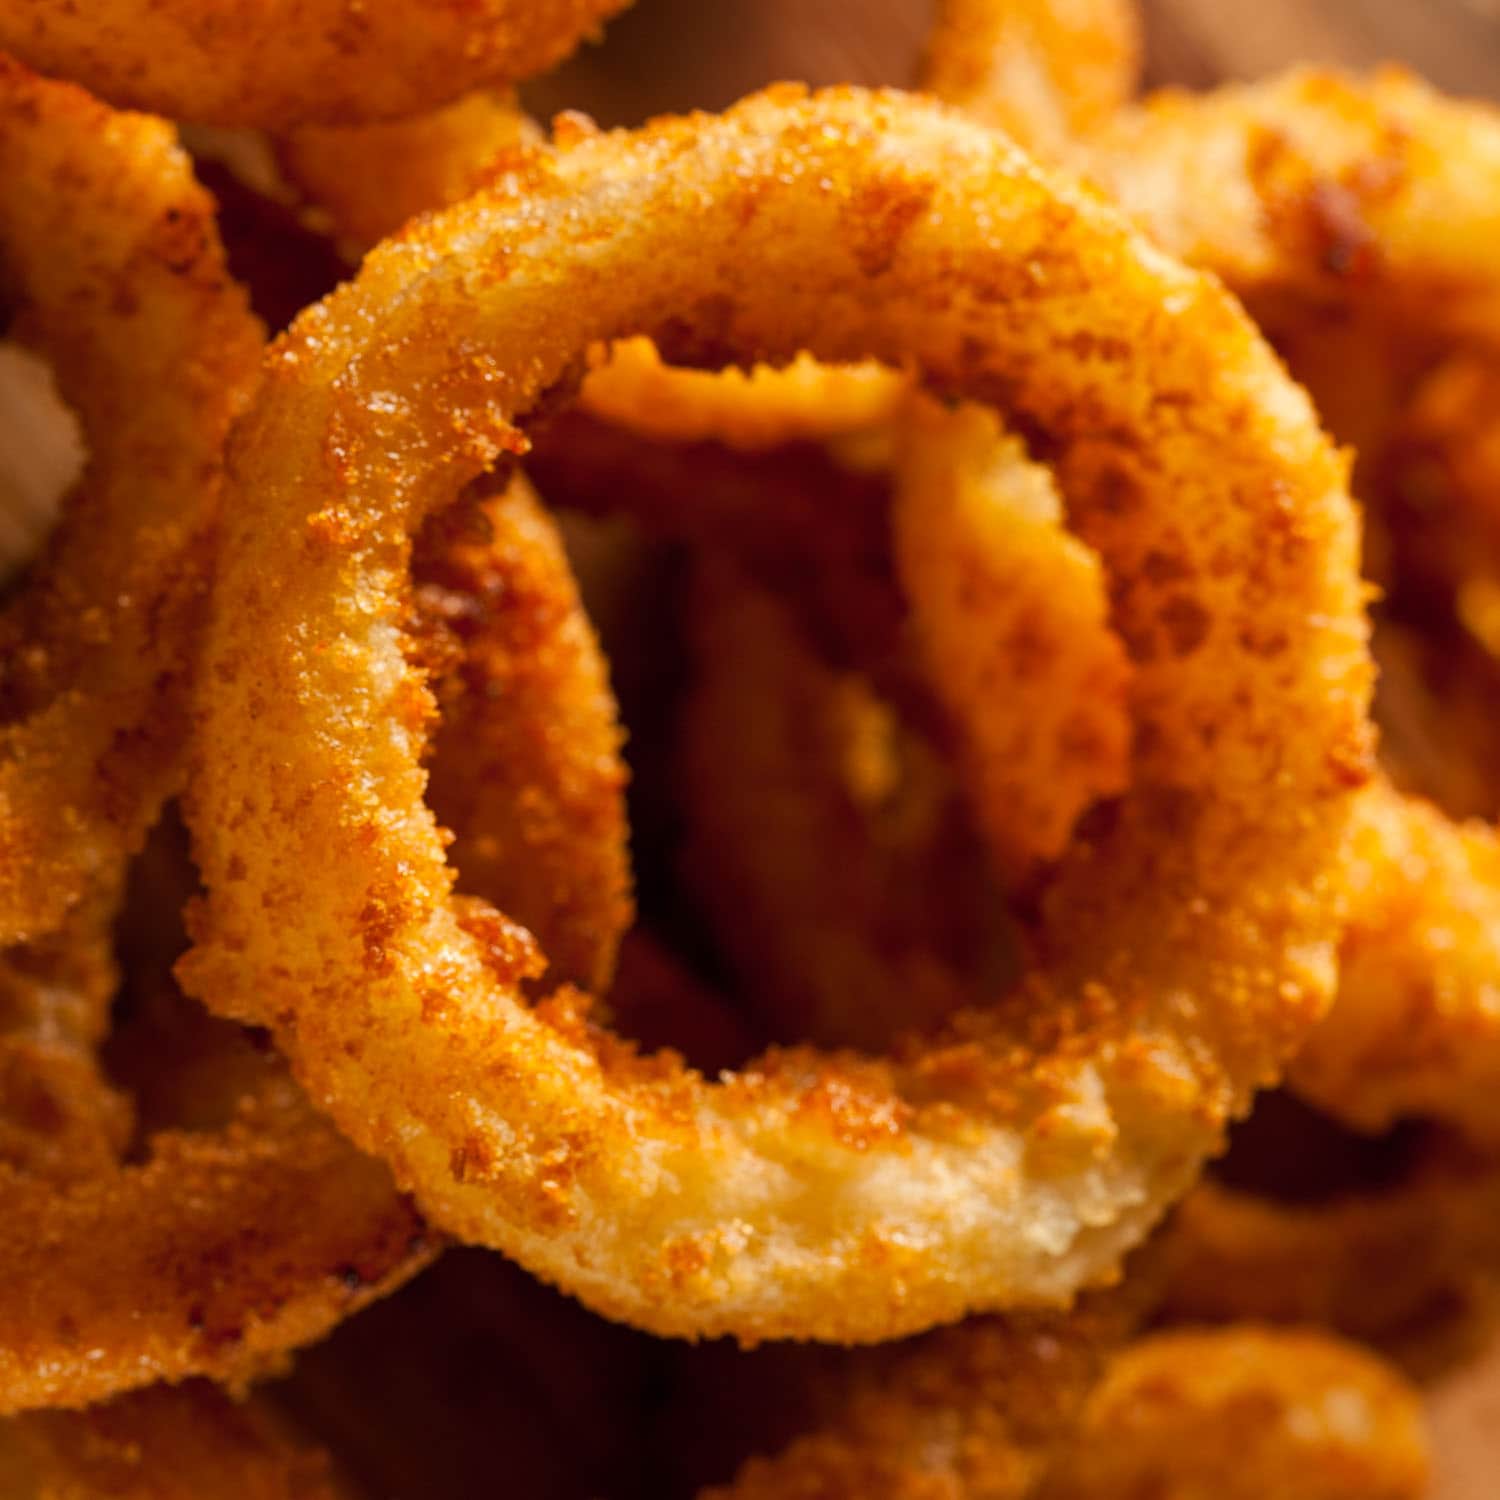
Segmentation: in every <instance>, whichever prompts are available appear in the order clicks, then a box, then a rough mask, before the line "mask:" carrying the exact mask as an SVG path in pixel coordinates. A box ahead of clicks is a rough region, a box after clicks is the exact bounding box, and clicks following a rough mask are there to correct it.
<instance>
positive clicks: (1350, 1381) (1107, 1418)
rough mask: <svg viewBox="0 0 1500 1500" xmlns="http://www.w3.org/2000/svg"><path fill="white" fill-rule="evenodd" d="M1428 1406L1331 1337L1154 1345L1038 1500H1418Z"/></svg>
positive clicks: (1097, 1412) (1239, 1331) (1134, 1353)
mask: <svg viewBox="0 0 1500 1500" xmlns="http://www.w3.org/2000/svg"><path fill="white" fill-rule="evenodd" d="M1430 1468H1431V1460H1430V1458H1429V1455H1428V1444H1427V1434H1426V1429H1425V1424H1424V1422H1423V1418H1422V1407H1421V1397H1420V1395H1419V1394H1418V1393H1417V1392H1416V1391H1415V1390H1413V1389H1412V1388H1411V1387H1410V1386H1409V1385H1408V1384H1407V1383H1406V1382H1405V1381H1404V1380H1403V1379H1402V1378H1401V1377H1400V1376H1399V1375H1398V1374H1397V1373H1396V1372H1395V1371H1394V1370H1392V1369H1390V1368H1388V1367H1387V1366H1386V1365H1384V1364H1383V1363H1382V1362H1381V1361H1380V1360H1379V1359H1377V1358H1376V1357H1375V1356H1374V1355H1372V1354H1370V1353H1368V1352H1367V1351H1365V1350H1362V1349H1359V1348H1356V1347H1355V1346H1353V1345H1351V1344H1345V1343H1342V1342H1341V1341H1339V1340H1338V1339H1334V1338H1330V1337H1329V1336H1328V1335H1327V1334H1324V1333H1317V1332H1313V1331H1310V1330H1293V1329H1261V1328H1256V1327H1254V1326H1244V1327H1235V1328H1224V1329H1212V1330H1186V1329H1184V1330H1180V1331H1176V1332H1170V1333H1157V1334H1152V1335H1150V1336H1148V1337H1146V1338H1143V1339H1140V1340H1139V1341H1137V1342H1136V1343H1134V1344H1132V1345H1130V1346H1129V1347H1128V1348H1126V1349H1125V1350H1124V1351H1123V1352H1122V1353H1120V1354H1119V1355H1118V1356H1117V1357H1116V1359H1115V1361H1114V1363H1113V1364H1112V1365H1111V1366H1110V1369H1109V1372H1108V1373H1107V1374H1106V1375H1105V1377H1104V1379H1103V1380H1102V1381H1101V1382H1100V1383H1099V1385H1098V1386H1097V1387H1095V1389H1094V1391H1093V1393H1092V1394H1091V1395H1090V1396H1089V1399H1088V1402H1087V1405H1086V1406H1085V1408H1084V1414H1083V1420H1082V1422H1081V1423H1080V1425H1079V1428H1078V1431H1077V1433H1076V1434H1075V1436H1074V1438H1073V1441H1072V1445H1071V1447H1070V1449H1069V1452H1068V1454H1067V1456H1066V1457H1065V1458H1064V1459H1063V1460H1062V1462H1061V1463H1060V1464H1059V1465H1058V1467H1057V1469H1056V1470H1055V1471H1054V1472H1053V1473H1051V1474H1049V1475H1048V1476H1047V1479H1046V1481H1045V1482H1044V1483H1043V1484H1042V1485H1041V1486H1040V1487H1039V1488H1038V1490H1037V1492H1036V1500H1147V1497H1149V1500H1265V1497H1268V1496H1271V1495H1275V1496H1277V1497H1278V1500H1356V1497H1358V1500H1421V1497H1422V1496H1424V1495H1426V1494H1427V1485H1428V1479H1429V1470H1430Z"/></svg>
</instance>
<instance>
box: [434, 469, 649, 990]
mask: <svg viewBox="0 0 1500 1500" xmlns="http://www.w3.org/2000/svg"><path fill="white" fill-rule="evenodd" d="M438 522H439V524H438V525H437V526H435V527H430V528H429V529H428V533H427V534H426V535H425V536H424V537H423V538H422V541H421V544H420V545H419V548H418V556H417V558H416V560H415V564H414V572H415V575H416V580H417V591H416V604H417V608H418V611H419V612H420V614H421V615H422V617H423V620H424V625H423V628H424V629H425V630H426V631H428V632H429V633H431V632H432V631H434V630H441V631H442V632H443V633H444V634H446V635H448V636H449V637H450V642H449V646H448V650H447V652H446V655H447V656H449V657H452V658H454V659H453V660H452V663H451V666H450V667H449V670H448V671H447V672H446V673H443V674H442V675H441V676H440V680H439V682H438V686H437V696H438V702H439V705H440V707H441V709H442V718H441V722H440V724H439V726H438V729H437V731H436V733H435V734H434V736H433V743H432V770H431V778H432V779H431V782H430V785H429V792H428V795H429V797H430V799H431V802H432V807H433V810H434V812H435V813H436V814H437V816H438V818H439V820H440V821H441V822H442V823H443V825H444V826H445V827H446V828H448V829H450V830H452V834H453V844H452V849H451V855H452V859H453V861H454V863H455V864H456V865H457V866H458V869H459V871H460V884H461V887H462V889H463V891H464V892H465V893H466V894H468V895H472V896H476V897H482V898H483V899H484V900H485V901H487V902H489V903H490V904H491V905H493V906H496V907H498V908H499V909H500V910H501V911H503V912H505V913H506V915H507V916H510V917H512V918H514V919H515V920H516V921H519V922H520V923H521V924H522V926H524V927H525V928H526V929H527V930H528V931H529V932H530V933H531V934H532V936H533V937H535V938H536V940H537V941H538V943H539V944H540V945H541V948H542V951H543V952H544V953H545V954H546V956H547V961H548V975H549V977H550V979H551V980H552V981H553V982H554V983H557V982H562V981H568V982H573V983H578V984H585V985H590V986H592V987H593V988H594V989H596V990H598V991H599V992H600V993H603V991H604V990H606V989H607V988H608V987H609V982H610V977H611V975H612V974H613V971H614V964H615V954H616V950H617V949H618V946H619V943H620V939H621V938H622V937H623V936H624V934H625V932H626V930H627V929H628V928H629V926H630V923H631V918H632V915H633V912H632V907H631V901H630V860H629V852H628V843H629V829H628V826H627V819H626V812H625V798H624V789H625V779H626V778H625V767H624V763H623V761H622V760H621V754H620V751H621V742H622V739H623V736H622V734H621V731H620V727H619V723H618V718H617V714H616V709H615V701H614V697H613V695H612V694H611V692H610V687H609V679H608V671H607V668H606V666H605V663H604V659H603V656H602V655H601V653H600V650H599V644H598V641H597V640H596V639H595V637H594V632H593V630H592V628H591V626H590V625H589V621H588V617H587V616H586V615H585V614H584V612H583V606H582V604H581V602H580V600H579V597H578V590H577V587H576V586H575V584H574V582H573V575H572V573H571V571H570V569H569V566H568V559H567V555H566V554H565V552H564V550H563V544H562V539H561V537H560V536H559V535H558V532H557V529H556V527H555V526H554V524H553V522H552V520H551V518H550V517H549V516H548V515H547V514H546V512H545V511H544V510H543V509H542V507H541V505H540V503H539V502H538V501H537V499H536V496H535V495H534V494H533V493H532V491H531V489H530V487H529V486H528V485H527V484H526V483H525V481H524V480H521V479H516V480H513V481H512V482H511V484H510V485H509V487H508V488H507V489H506V490H505V491H504V493H502V494H500V495H497V496H494V497H492V498H489V499H487V500H484V501H481V502H480V503H479V504H478V506H477V511H473V512H461V513H460V514H459V515H458V516H456V517H455V516H451V515H449V516H442V517H439V518H438ZM455 523H457V524H455ZM427 651H428V656H429V660H430V661H432V658H433V657H434V656H435V655H436V656H437V657H438V660H437V661H432V665H433V666H435V667H437V666H440V665H441V664H442V659H443V655H444V653H443V651H442V648H441V647H435V645H434V643H433V642H432V641H431V640H430V639H429V641H428V642H427Z"/></svg>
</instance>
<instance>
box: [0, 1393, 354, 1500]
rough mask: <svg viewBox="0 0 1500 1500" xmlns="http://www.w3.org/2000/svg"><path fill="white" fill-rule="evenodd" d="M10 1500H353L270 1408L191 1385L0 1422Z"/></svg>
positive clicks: (320, 1455) (1, 1479)
mask: <svg viewBox="0 0 1500 1500" xmlns="http://www.w3.org/2000/svg"><path fill="white" fill-rule="evenodd" d="M0 1490H3V1491H4V1493H5V1495H6V1497H7V1500H64V1497H66V1500H96V1497H97V1500H103V1497H105V1496H108V1497H109V1500H353V1497H354V1495H355V1491H354V1490H353V1489H352V1488H350V1487H349V1486H348V1485H347V1484H345V1483H344V1481H343V1480H342V1479H341V1478H340V1477H339V1475H338V1474H337V1473H336V1471H335V1470H334V1467H333V1464H332V1462H331V1461H330V1459H329V1457H328V1455H327V1454H326V1453H324V1452H322V1451H321V1450H319V1449H317V1448H315V1447H313V1446H312V1445H310V1444H309V1443H308V1442H307V1441H306V1440H305V1439H302V1438H300V1437H298V1436H296V1435H294V1434H293V1433H292V1432H291V1431H290V1430H289V1428H288V1425H287V1423H286V1422H285V1420H284V1419H283V1418H281V1417H280V1416H278V1415H277V1413H276V1412H275V1411H274V1409H273V1408H272V1407H271V1406H270V1404H269V1403H268V1402H265V1401H251V1402H246V1403H243V1404H240V1403H236V1402H234V1401H231V1400H230V1399H229V1398H228V1397H226V1396H225V1395H223V1393H222V1392H220V1391H217V1390H215V1389H214V1388H213V1387H212V1386H210V1385H205V1384H202V1383H199V1382H194V1383H192V1384H189V1385H185V1386H182V1387H180V1388H179V1389H177V1390H167V1389H165V1388H161V1389H157V1390H150V1391H142V1392H140V1393H139V1394H137V1395H133V1396H124V1397H122V1398H121V1399H120V1400H118V1401H112V1402H111V1403H110V1404H109V1405H107V1406H96V1407H93V1408H91V1409H90V1410H88V1411H81V1412H58V1411H39V1412H31V1413H28V1414H27V1415H26V1416H23V1417H10V1418H7V1419H5V1420H0Z"/></svg>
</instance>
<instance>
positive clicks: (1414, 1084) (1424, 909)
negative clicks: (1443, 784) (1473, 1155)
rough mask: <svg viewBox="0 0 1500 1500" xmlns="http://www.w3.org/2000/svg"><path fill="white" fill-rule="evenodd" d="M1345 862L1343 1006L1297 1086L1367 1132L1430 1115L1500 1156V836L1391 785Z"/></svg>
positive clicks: (1301, 1062)
mask: <svg viewBox="0 0 1500 1500" xmlns="http://www.w3.org/2000/svg"><path fill="white" fill-rule="evenodd" d="M1346 860H1347V863H1346V870H1347V877H1348V881H1349V900H1350V918H1349V927H1348V930H1347V931H1346V933H1345V935H1344V942H1343V947H1342V948H1341V950H1340V974H1339V994H1338V1001H1337V1003H1336V1004H1335V1005H1334V1007H1333V1010H1332V1011H1331V1012H1330V1013H1329V1016H1328V1018H1327V1020H1325V1021H1324V1022H1323V1024H1322V1025H1321V1026H1319V1027H1317V1028H1316V1029H1315V1030H1314V1031H1313V1033H1312V1035H1311V1036H1309V1038H1308V1040H1307V1044H1306V1045H1305V1046H1304V1048H1303V1049H1302V1051H1301V1052H1300V1053H1299V1054H1298V1056H1297V1059H1296V1062H1295V1064H1294V1065H1293V1068H1292V1071H1291V1075H1290V1080H1291V1082H1292V1084H1293V1086H1294V1087H1295V1088H1296V1089H1297V1091H1298V1092H1299V1093H1301V1094H1302V1095H1303V1097H1305V1098H1307V1099H1309V1100H1310V1101H1312V1102H1313V1103H1315V1104H1317V1105H1318V1106H1319V1107H1320V1108H1321V1109H1324V1110H1327V1111H1328V1112H1329V1113H1331V1114H1334V1115H1337V1116H1338V1117H1339V1118H1340V1119H1343V1120H1347V1121H1349V1122H1351V1123H1352V1124H1355V1125H1357V1126H1358V1127H1359V1128H1361V1129H1363V1130H1369V1131H1380V1130H1383V1129H1386V1128H1387V1127H1389V1126H1391V1125H1393V1124H1395V1123H1396V1122H1397V1121H1398V1120H1400V1119H1403V1118H1407V1117H1410V1116H1424V1117H1427V1118H1435V1119H1440V1120H1443V1121H1446V1122H1448V1123H1449V1124H1453V1125H1456V1126H1458V1127H1459V1128H1460V1129H1462V1130H1463V1131H1464V1132H1465V1133H1466V1134H1467V1135H1469V1136H1470V1137H1471V1138H1472V1139H1474V1140H1477V1141H1481V1142H1484V1143H1486V1144H1488V1145H1490V1146H1494V1145H1496V1144H1500V987H1497V976H1500V837H1497V835H1496V832H1495V830H1494V828H1493V827H1491V826H1489V825H1486V824H1482V823H1462V824H1458V823H1453V822H1451V821H1450V820H1449V819H1448V818H1446V817H1445V816H1444V815H1443V814H1442V813H1440V812H1439V811H1438V810H1437V809H1436V808H1435V807H1433V806H1431V805H1430V804H1428V803H1426V802H1423V801H1421V800H1420V799H1418V798H1414V797H1403V796H1402V795H1401V794H1400V793H1398V792H1396V791H1394V790H1393V789H1392V788H1391V787H1390V786H1389V785H1388V784H1386V783H1385V782H1383V781H1382V782H1377V783H1376V784H1375V785H1374V786H1372V787H1371V788H1370V790H1369V791H1368V792H1366V793H1365V794H1364V796H1362V797H1361V799H1360V807H1359V817H1358V820H1357V822H1356V824H1355V828H1354V831H1353V835H1352V838H1351V842H1350V846H1349V850H1348V854H1347V856H1346Z"/></svg>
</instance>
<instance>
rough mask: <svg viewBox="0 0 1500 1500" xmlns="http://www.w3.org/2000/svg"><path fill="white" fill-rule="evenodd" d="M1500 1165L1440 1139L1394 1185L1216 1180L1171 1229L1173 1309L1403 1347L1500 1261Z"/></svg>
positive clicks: (1202, 1187) (1187, 1202) (1199, 1190)
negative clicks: (1303, 1191) (1304, 1195)
mask: <svg viewBox="0 0 1500 1500" xmlns="http://www.w3.org/2000/svg"><path fill="white" fill-rule="evenodd" d="M1497 1224H1500V1168H1497V1167H1496V1165H1495V1164H1494V1162H1493V1161H1489V1160H1486V1159H1484V1158H1483V1157H1479V1156H1476V1155H1475V1154H1474V1153H1473V1152H1472V1151H1468V1150H1466V1149H1464V1148H1463V1147H1462V1146H1461V1145H1459V1144H1456V1143H1455V1142H1454V1141H1452V1140H1450V1139H1445V1138H1443V1137H1441V1136H1438V1137H1435V1138H1434V1139H1433V1140H1432V1141H1430V1142H1428V1143H1426V1144H1425V1145H1424V1146H1423V1148H1422V1149H1421V1150H1420V1152H1419V1153H1418V1155H1417V1156H1416V1158H1415V1159H1414V1160H1412V1161H1410V1162H1408V1163H1406V1164H1405V1166H1404V1169H1403V1170H1402V1171H1401V1172H1400V1174H1399V1175H1398V1176H1397V1178H1396V1179H1395V1180H1394V1181H1391V1182H1389V1183H1386V1184H1383V1185H1381V1186H1377V1187H1370V1186H1366V1187H1361V1188H1358V1189H1356V1190H1354V1191H1350V1192H1346V1193H1341V1194H1337V1195H1335V1196H1333V1197H1330V1198H1326V1199H1323V1200H1322V1201H1314V1202H1306V1203H1302V1202H1279V1201H1276V1200H1275V1199H1271V1198H1267V1197H1263V1196H1261V1195H1259V1194H1257V1193H1253V1192H1249V1191H1247V1190H1245V1189H1243V1188H1237V1187H1233V1186H1230V1185H1228V1184H1226V1183H1224V1182H1220V1181H1217V1180H1215V1179H1214V1178H1212V1177H1209V1178H1207V1179H1205V1180H1204V1181H1203V1182H1202V1183H1200V1184H1199V1185H1198V1186H1197V1187H1196V1188H1194V1189H1193V1191H1192V1192H1191V1193H1190V1194H1189V1195H1188V1196H1187V1197H1186V1198H1185V1199H1184V1200H1183V1202H1182V1204H1181V1205H1180V1206H1179V1208H1178V1209H1177V1212H1176V1214H1175V1216H1174V1217H1173V1219H1172V1221H1171V1227H1170V1229H1169V1230H1168V1234H1169V1236H1170V1243H1171V1246H1172V1254H1173V1256H1174V1257H1175V1258H1174V1262H1173V1274H1172V1277H1171V1281H1170V1291H1169V1295H1168V1298H1167V1305H1168V1308H1169V1310H1170V1311H1171V1312H1172V1313H1174V1314H1175V1315H1176V1316H1178V1317H1182V1318H1188V1319H1200V1320H1212V1321H1216V1322H1217V1321H1226V1320H1232V1319H1236V1318H1257V1319H1264V1320H1266V1321H1270V1322H1276V1323H1319V1324H1323V1325H1325V1326H1328V1327H1332V1328H1336V1329H1338V1330H1339V1331H1340V1332H1343V1333H1346V1334H1349V1335H1350V1336H1352V1337H1355V1338H1364V1339H1373V1340H1379V1341H1381V1342H1382V1343H1383V1344H1388V1345H1389V1344H1393V1343H1399V1341H1402V1340H1404V1339H1406V1338H1408V1337H1409V1336H1410V1335H1411V1334H1412V1332H1413V1331H1414V1330H1415V1329H1417V1328H1419V1327H1420V1326H1421V1325H1422V1322H1423V1320H1424V1319H1427V1320H1432V1319H1434V1318H1437V1317H1441V1316H1443V1315H1445V1314H1447V1313H1449V1312H1450V1311H1452V1310H1453V1309H1454V1308H1462V1307H1463V1306H1464V1304H1465V1303H1466V1302H1468V1301H1469V1300H1470V1299H1471V1297H1472V1294H1473V1292H1474V1290H1475V1288H1476V1286H1477V1285H1478V1283H1479V1282H1480V1280H1481V1279H1483V1278H1486V1277H1489V1278H1493V1276H1494V1273H1495V1270H1496V1267H1497V1266H1500V1231H1497V1228H1496V1226H1497Z"/></svg>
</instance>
